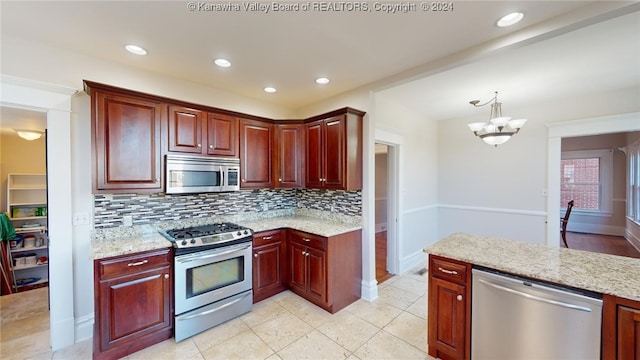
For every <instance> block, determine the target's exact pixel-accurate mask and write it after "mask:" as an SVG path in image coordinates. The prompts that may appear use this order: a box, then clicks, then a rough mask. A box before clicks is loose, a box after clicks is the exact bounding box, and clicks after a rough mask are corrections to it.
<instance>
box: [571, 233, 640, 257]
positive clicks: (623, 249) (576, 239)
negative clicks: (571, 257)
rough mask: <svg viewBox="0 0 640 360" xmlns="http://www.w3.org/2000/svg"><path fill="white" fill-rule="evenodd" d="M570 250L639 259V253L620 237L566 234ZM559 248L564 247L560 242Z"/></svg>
mask: <svg viewBox="0 0 640 360" xmlns="http://www.w3.org/2000/svg"><path fill="white" fill-rule="evenodd" d="M567 244H568V245H569V248H570V249H577V250H584V251H593V252H598V253H603V254H611V255H619V256H628V257H633V258H639V259H640V252H638V250H636V249H635V248H634V247H633V246H631V244H630V243H629V242H628V241H627V240H626V239H625V238H624V237H622V236H612V235H598V234H584V233H576V232H567ZM560 246H562V247H564V244H563V243H562V240H560Z"/></svg>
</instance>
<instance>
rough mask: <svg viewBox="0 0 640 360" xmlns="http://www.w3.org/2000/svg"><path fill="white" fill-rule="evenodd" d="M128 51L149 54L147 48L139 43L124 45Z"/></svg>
mask: <svg viewBox="0 0 640 360" xmlns="http://www.w3.org/2000/svg"><path fill="white" fill-rule="evenodd" d="M124 48H125V49H127V51H128V52H130V53H132V54H136V55H147V50H145V49H143V48H141V47H140V46H137V45H127V46H125V47H124Z"/></svg>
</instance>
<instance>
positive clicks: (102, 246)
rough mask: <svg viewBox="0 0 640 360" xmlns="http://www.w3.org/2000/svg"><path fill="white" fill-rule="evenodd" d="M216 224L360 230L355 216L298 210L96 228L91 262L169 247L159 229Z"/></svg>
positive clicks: (333, 231) (330, 233) (263, 228)
mask: <svg viewBox="0 0 640 360" xmlns="http://www.w3.org/2000/svg"><path fill="white" fill-rule="evenodd" d="M216 222H233V223H236V224H238V225H242V226H245V227H248V228H250V229H252V230H253V231H254V232H260V231H267V230H275V229H284V228H289V229H294V230H300V231H304V232H308V233H312V234H315V235H320V236H325V237H330V236H335V235H339V234H344V233H348V232H351V231H355V230H360V229H362V225H361V218H360V217H359V216H343V215H338V214H333V213H326V212H322V211H314V210H304V209H298V210H296V211H295V212H294V211H279V212H271V213H269V214H240V215H233V216H221V217H211V218H197V219H189V220H182V221H181V220H177V221H169V222H162V223H157V224H144V225H135V226H123V227H114V228H107V229H97V230H94V231H93V232H92V234H91V251H90V256H91V259H92V260H95V259H102V258H107V257H112V256H119V255H126V254H132V253H136V252H141V251H149V250H155V249H160V248H167V247H171V246H172V243H171V242H170V241H169V240H167V239H166V238H165V237H164V236H162V235H161V234H160V233H159V232H158V231H159V230H170V229H176V228H184V227H189V226H199V225H206V224H210V223H216Z"/></svg>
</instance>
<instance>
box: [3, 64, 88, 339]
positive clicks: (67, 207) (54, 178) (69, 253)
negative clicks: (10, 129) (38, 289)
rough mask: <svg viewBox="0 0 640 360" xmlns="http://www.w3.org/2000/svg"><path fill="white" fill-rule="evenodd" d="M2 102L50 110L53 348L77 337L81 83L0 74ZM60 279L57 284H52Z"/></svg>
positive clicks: (50, 234)
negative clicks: (74, 109)
mask: <svg viewBox="0 0 640 360" xmlns="http://www.w3.org/2000/svg"><path fill="white" fill-rule="evenodd" d="M0 88H1V90H2V91H1V93H2V98H1V99H0V105H2V106H8V107H12V108H20V109H27V110H34V111H41V112H44V113H46V114H47V115H46V117H47V135H48V137H49V139H50V140H51V141H49V142H48V143H47V163H49V164H54V163H55V166H49V167H48V169H47V189H48V205H47V207H48V223H49V229H48V232H49V234H48V235H49V245H50V247H49V257H50V261H49V284H50V286H49V292H50V293H51V296H50V300H49V301H50V315H51V316H50V317H51V319H50V322H49V324H50V334H51V336H50V340H51V349H52V350H53V351H55V350H58V349H60V348H63V347H66V346H69V345H71V344H73V343H74V339H75V326H74V323H75V319H74V312H73V309H74V297H73V246H72V244H73V241H72V240H73V236H72V225H71V216H70V215H69V214H71V213H72V209H71V201H69V199H73V196H72V191H71V98H72V96H73V95H74V94H75V93H76V92H77V90H76V89H73V88H68V87H64V86H58V85H53V84H47V83H42V82H39V81H33V80H28V79H22V78H19V77H14V76H9V75H0ZM51 284H54V285H55V286H52V285H51Z"/></svg>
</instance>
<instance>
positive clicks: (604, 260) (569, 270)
mask: <svg viewBox="0 0 640 360" xmlns="http://www.w3.org/2000/svg"><path fill="white" fill-rule="evenodd" d="M423 251H424V252H425V253H429V254H433V255H439V256H443V257H446V258H450V259H454V260H461V261H465V262H468V263H471V264H473V265H480V266H484V267H487V268H491V269H495V270H499V271H504V272H507V273H511V274H515V275H520V276H524V277H528V278H532V279H538V280H543V281H549V282H553V283H556V284H561V285H566V286H572V287H575V288H579V289H585V290H590V291H594V292H598V293H602V294H610V295H615V296H619V297H623V298H626V299H630V300H636V301H640V259H635V258H629V257H623V256H616V255H608V254H600V253H594V252H587V251H581V250H574V249H566V248H552V247H548V246H545V245H540V244H531V243H526V242H521V241H514V240H505V239H497V238H491V237H485V236H479V235H472V234H464V233H456V234H452V235H450V236H448V237H446V238H444V239H442V240H440V241H438V242H436V243H434V244H432V245H430V246H427V247H425V248H424V250H423Z"/></svg>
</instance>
